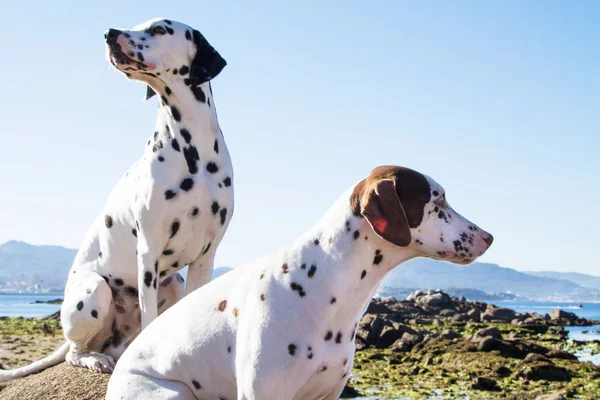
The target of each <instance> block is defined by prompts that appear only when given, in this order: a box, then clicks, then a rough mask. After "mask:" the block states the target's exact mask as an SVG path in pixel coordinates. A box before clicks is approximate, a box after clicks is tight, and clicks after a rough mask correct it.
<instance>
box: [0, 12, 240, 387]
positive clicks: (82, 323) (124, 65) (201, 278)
mask: <svg viewBox="0 0 600 400" xmlns="http://www.w3.org/2000/svg"><path fill="white" fill-rule="evenodd" d="M105 40H106V49H107V55H108V59H109V61H110V63H111V64H112V65H113V66H114V68H115V69H117V70H118V71H121V72H122V73H124V74H125V75H126V76H127V77H128V78H129V79H133V80H137V81H141V82H144V83H145V84H147V85H148V90H147V98H149V97H152V96H153V95H154V94H157V95H158V97H159V98H160V101H159V108H158V118H157V121H156V128H155V130H154V132H152V134H151V135H150V139H149V140H148V142H147V144H146V147H145V149H144V154H143V156H142V158H141V159H140V160H139V161H138V162H137V163H135V165H133V167H132V168H131V169H130V170H129V171H128V172H127V173H126V174H125V176H124V177H123V178H122V179H121V180H120V181H119V182H118V183H117V185H116V187H115V188H114V189H113V191H112V193H111V194H110V196H109V197H108V201H107V202H106V205H105V207H104V210H103V211H102V213H101V214H100V215H99V216H98V217H97V218H96V220H95V221H94V222H93V224H92V226H91V228H90V229H89V231H88V233H87V235H86V237H85V239H84V242H83V245H82V246H81V248H80V250H79V252H78V253H77V256H76V258H75V260H74V263H73V266H72V268H71V271H70V273H69V276H68V281H67V284H66V289H65V298H64V302H63V305H62V308H61V321H62V325H63V329H64V334H65V337H66V343H65V344H64V345H63V346H62V347H61V348H60V349H59V350H57V351H56V352H55V353H54V354H52V355H51V356H49V357H47V358H45V359H43V360H40V361H37V362H35V363H33V364H31V365H29V366H27V367H23V368H20V369H16V370H12V371H2V373H1V375H0V379H10V378H16V377H21V376H25V375H27V374H30V373H33V372H37V371H39V370H41V369H43V368H47V367H49V366H51V365H54V364H56V363H58V362H61V361H63V360H65V358H66V360H67V361H68V362H70V363H71V364H73V365H75V366H80V367H85V368H90V369H92V370H94V371H98V372H111V371H112V370H113V367H114V364H115V361H116V360H117V359H118V358H119V356H120V355H121V354H122V353H123V351H124V350H125V348H126V347H127V346H128V345H129V344H130V343H131V341H132V340H133V339H134V338H135V337H136V336H137V335H138V333H139V332H140V330H141V329H144V328H146V327H147V326H148V324H150V323H151V322H152V321H153V320H154V319H155V318H156V317H157V316H158V315H159V314H160V313H162V312H164V311H165V310H166V309H167V308H169V307H170V306H172V305H173V304H175V303H176V302H177V301H178V300H179V299H180V298H182V297H183V295H184V291H185V293H189V292H191V291H193V290H195V289H197V288H199V287H201V286H202V285H204V284H205V283H207V282H208V281H209V280H210V277H211V273H212V270H213V263H214V256H215V250H216V249H217V247H218V245H219V242H220V241H221V239H222V237H223V235H224V233H225V230H226V229H227V226H228V224H229V221H230V219H231V216H232V212H233V171H232V164H231V159H230V157H229V153H228V150H227V147H226V146H225V142H224V139H223V135H222V133H221V130H220V129H219V123H218V121H217V113H216V110H215V103H214V99H213V95H212V90H211V86H210V80H211V79H212V78H214V77H216V76H217V75H218V74H219V73H220V72H221V70H222V69H223V68H224V67H225V65H226V62H225V60H224V59H223V58H221V56H220V55H219V53H217V52H216V51H215V49H213V47H212V46H211V45H210V44H209V43H208V42H207V41H206V39H205V38H204V37H203V36H202V34H200V32H198V31H197V30H194V29H192V28H190V27H189V26H187V25H184V24H182V23H179V22H175V21H170V20H167V19H157V20H152V21H149V22H146V23H144V24H141V25H139V26H137V27H135V28H133V29H131V30H116V29H109V30H108V31H107V32H106V34H105ZM186 265H189V272H188V280H187V285H186V287H185V289H184V281H183V279H182V277H181V276H180V275H179V274H178V273H177V271H179V270H180V269H182V268H184V267H185V266H186Z"/></svg>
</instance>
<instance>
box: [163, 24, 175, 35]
mask: <svg viewBox="0 0 600 400" xmlns="http://www.w3.org/2000/svg"><path fill="white" fill-rule="evenodd" d="M165 29H166V30H167V33H168V34H169V35H172V34H173V33H175V31H174V30H173V29H171V28H169V27H168V26H165Z"/></svg>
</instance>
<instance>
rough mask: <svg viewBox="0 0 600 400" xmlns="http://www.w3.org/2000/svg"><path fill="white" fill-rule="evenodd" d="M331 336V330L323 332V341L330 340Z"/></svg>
mask: <svg viewBox="0 0 600 400" xmlns="http://www.w3.org/2000/svg"><path fill="white" fill-rule="evenodd" d="M332 337H333V332H332V331H327V333H326V334H325V341H326V342H328V341H330V340H331V338H332Z"/></svg>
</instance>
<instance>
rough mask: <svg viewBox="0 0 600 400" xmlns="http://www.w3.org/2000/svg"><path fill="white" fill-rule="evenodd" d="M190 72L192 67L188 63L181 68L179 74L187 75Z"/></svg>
mask: <svg viewBox="0 0 600 400" xmlns="http://www.w3.org/2000/svg"><path fill="white" fill-rule="evenodd" d="M189 72H190V68H189V67H188V66H187V65H184V66H183V67H181V68H179V75H187V74H188V73H189Z"/></svg>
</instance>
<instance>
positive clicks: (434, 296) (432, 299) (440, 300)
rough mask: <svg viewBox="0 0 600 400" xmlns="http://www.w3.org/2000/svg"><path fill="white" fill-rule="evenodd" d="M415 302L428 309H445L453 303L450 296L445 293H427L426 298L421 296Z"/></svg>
mask: <svg viewBox="0 0 600 400" xmlns="http://www.w3.org/2000/svg"><path fill="white" fill-rule="evenodd" d="M415 302H416V303H417V304H419V305H422V306H428V307H444V306H447V305H449V304H451V303H452V300H451V298H450V296H448V295H447V294H446V293H443V292H437V293H434V292H432V293H430V291H428V292H427V294H426V295H424V296H419V297H417V298H416V299H415Z"/></svg>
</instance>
